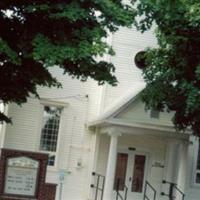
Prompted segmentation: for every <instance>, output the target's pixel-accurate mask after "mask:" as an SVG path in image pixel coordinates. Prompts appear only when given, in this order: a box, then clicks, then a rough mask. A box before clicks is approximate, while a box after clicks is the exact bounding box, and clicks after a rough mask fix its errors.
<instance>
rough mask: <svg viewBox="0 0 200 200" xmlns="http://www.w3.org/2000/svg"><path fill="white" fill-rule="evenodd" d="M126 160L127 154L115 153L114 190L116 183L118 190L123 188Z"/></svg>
mask: <svg viewBox="0 0 200 200" xmlns="http://www.w3.org/2000/svg"><path fill="white" fill-rule="evenodd" d="M127 161H128V154H125V153H118V154H117V164H116V171H115V183H114V190H116V189H117V185H118V189H119V190H124V184H125V179H126V169H127Z"/></svg>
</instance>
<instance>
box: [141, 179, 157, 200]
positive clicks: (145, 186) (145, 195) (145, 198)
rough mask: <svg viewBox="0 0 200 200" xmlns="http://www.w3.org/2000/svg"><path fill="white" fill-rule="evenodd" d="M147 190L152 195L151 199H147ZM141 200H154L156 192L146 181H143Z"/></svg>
mask: <svg viewBox="0 0 200 200" xmlns="http://www.w3.org/2000/svg"><path fill="white" fill-rule="evenodd" d="M148 188H149V189H150V190H151V191H152V192H153V195H151V197H149V196H148V194H147V190H148ZM152 198H153V199H152ZM143 200H156V190H155V188H154V187H153V186H152V185H151V184H150V183H149V182H148V181H145V185H144V198H143Z"/></svg>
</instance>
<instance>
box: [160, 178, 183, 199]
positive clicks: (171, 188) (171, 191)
mask: <svg viewBox="0 0 200 200" xmlns="http://www.w3.org/2000/svg"><path fill="white" fill-rule="evenodd" d="M162 183H163V184H169V194H165V193H164V192H162V193H161V195H163V196H168V197H169V200H174V199H175V198H176V196H174V193H175V190H176V191H177V192H179V194H180V195H181V196H182V200H184V199H185V194H184V193H183V192H182V191H181V190H180V189H179V188H178V186H177V184H176V183H172V182H169V181H166V180H163V181H162Z"/></svg>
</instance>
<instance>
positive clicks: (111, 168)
mask: <svg viewBox="0 0 200 200" xmlns="http://www.w3.org/2000/svg"><path fill="white" fill-rule="evenodd" d="M109 135H110V137H111V138H110V149H109V154H108V162H107V170H106V179H105V186H104V194H103V200H112V198H113V186H114V179H115V167H116V158H117V143H118V136H119V135H120V134H119V133H116V132H115V131H113V130H112V131H111V132H110V133H109Z"/></svg>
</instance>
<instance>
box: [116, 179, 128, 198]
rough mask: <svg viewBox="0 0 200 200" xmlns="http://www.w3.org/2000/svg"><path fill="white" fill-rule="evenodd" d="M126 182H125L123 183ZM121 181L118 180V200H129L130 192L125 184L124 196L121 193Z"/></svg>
mask: <svg viewBox="0 0 200 200" xmlns="http://www.w3.org/2000/svg"><path fill="white" fill-rule="evenodd" d="M123 182H124V181H123ZM120 184H121V183H120V179H117V184H116V200H119V199H121V200H126V199H127V192H128V187H127V186H126V185H125V184H124V183H123V189H124V195H122V194H121V193H120V189H119V187H120Z"/></svg>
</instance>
